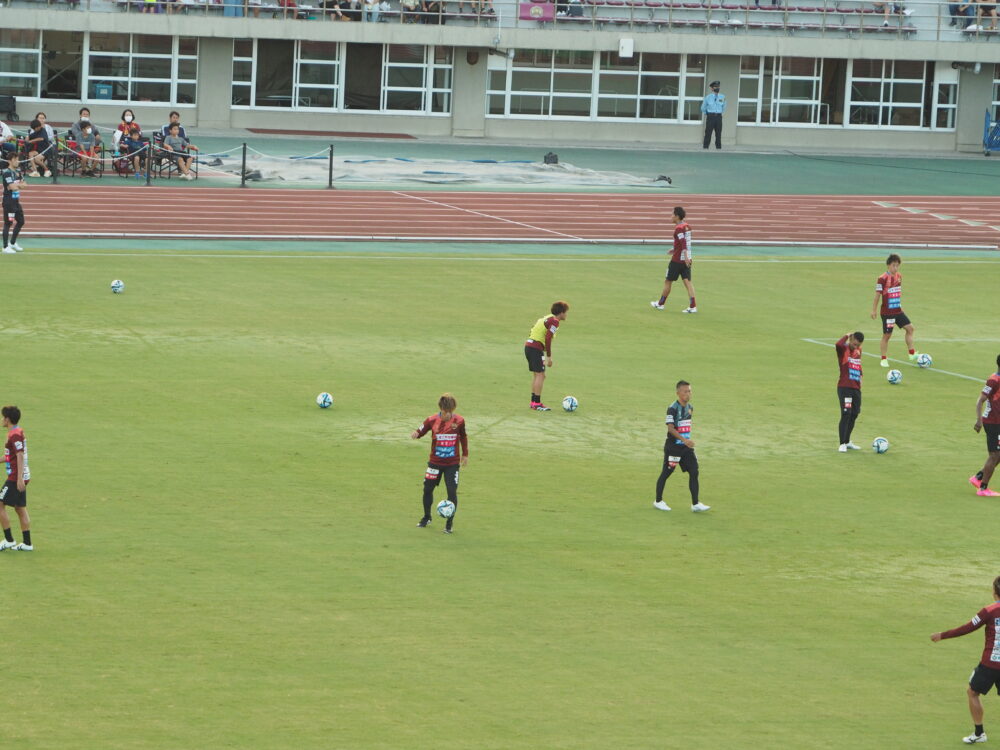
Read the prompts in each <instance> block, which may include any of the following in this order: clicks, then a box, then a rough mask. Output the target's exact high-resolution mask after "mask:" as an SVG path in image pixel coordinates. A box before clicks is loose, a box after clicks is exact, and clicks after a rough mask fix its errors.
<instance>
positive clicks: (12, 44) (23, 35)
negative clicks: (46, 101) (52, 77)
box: [0, 29, 42, 97]
mask: <svg viewBox="0 0 1000 750" xmlns="http://www.w3.org/2000/svg"><path fill="white" fill-rule="evenodd" d="M41 36H42V35H41V33H40V32H38V31H31V30H21V29H0V94H4V95H6V96H20V97H36V96H38V95H39V81H40V76H41V69H40V66H41V45H40V41H41Z"/></svg>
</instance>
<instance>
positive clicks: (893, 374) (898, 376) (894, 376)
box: [885, 370, 903, 385]
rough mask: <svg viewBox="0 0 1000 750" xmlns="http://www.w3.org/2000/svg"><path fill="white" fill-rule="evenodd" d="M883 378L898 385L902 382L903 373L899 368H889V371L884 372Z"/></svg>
mask: <svg viewBox="0 0 1000 750" xmlns="http://www.w3.org/2000/svg"><path fill="white" fill-rule="evenodd" d="M885 379H886V380H888V381H889V382H890V383H891V384H892V385H899V384H900V383H902V382H903V373H901V372H900V371H899V370H889V372H887V373H886V374H885Z"/></svg>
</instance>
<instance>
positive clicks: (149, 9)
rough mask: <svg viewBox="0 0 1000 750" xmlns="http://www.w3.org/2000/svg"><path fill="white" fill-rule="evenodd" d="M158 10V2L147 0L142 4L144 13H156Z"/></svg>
mask: <svg viewBox="0 0 1000 750" xmlns="http://www.w3.org/2000/svg"><path fill="white" fill-rule="evenodd" d="M157 10H158V8H157V6H156V0H146V2H144V3H143V4H142V12H143V13H156V12H157Z"/></svg>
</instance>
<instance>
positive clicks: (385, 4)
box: [378, 0, 392, 23]
mask: <svg viewBox="0 0 1000 750" xmlns="http://www.w3.org/2000/svg"><path fill="white" fill-rule="evenodd" d="M378 10H379V17H378V20H379V23H386V22H387V21H388V20H389V16H388V15H386V14H387V13H391V12H392V6H391V5H389V0H382V2H380V3H379V4H378Z"/></svg>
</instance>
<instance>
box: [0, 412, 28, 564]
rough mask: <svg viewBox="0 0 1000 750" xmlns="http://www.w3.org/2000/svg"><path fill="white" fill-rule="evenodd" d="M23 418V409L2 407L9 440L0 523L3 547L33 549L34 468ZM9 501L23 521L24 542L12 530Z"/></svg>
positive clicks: (1, 419) (0, 416)
mask: <svg viewBox="0 0 1000 750" xmlns="http://www.w3.org/2000/svg"><path fill="white" fill-rule="evenodd" d="M20 421H21V410H20V409H18V408H17V407H16V406H5V407H3V408H2V409H0V424H3V426H4V428H6V429H7V430H8V432H7V443H6V444H5V445H4V451H3V457H4V461H6V462H7V481H6V482H5V483H4V485H3V487H2V488H0V526H2V527H3V536H4V539H3V541H2V542H0V550H5V549H14V550H22V551H24V552H31V551H32V550H33V549H34V547H32V546H31V519H30V518H28V482H29V481H31V471H29V470H28V441H27V439H25V437H24V430H22V429H21V428H20V427H18V423H19V422H20ZM8 505H10V506H12V507H13V508H14V511H15V512H16V513H17V520H18V521H20V523H21V536H22V537H24V541H23V542H22V543H21V544H17V543H15V542H14V535H13V534H12V533H11V530H10V518H9V517H8V516H7V506H8Z"/></svg>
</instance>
